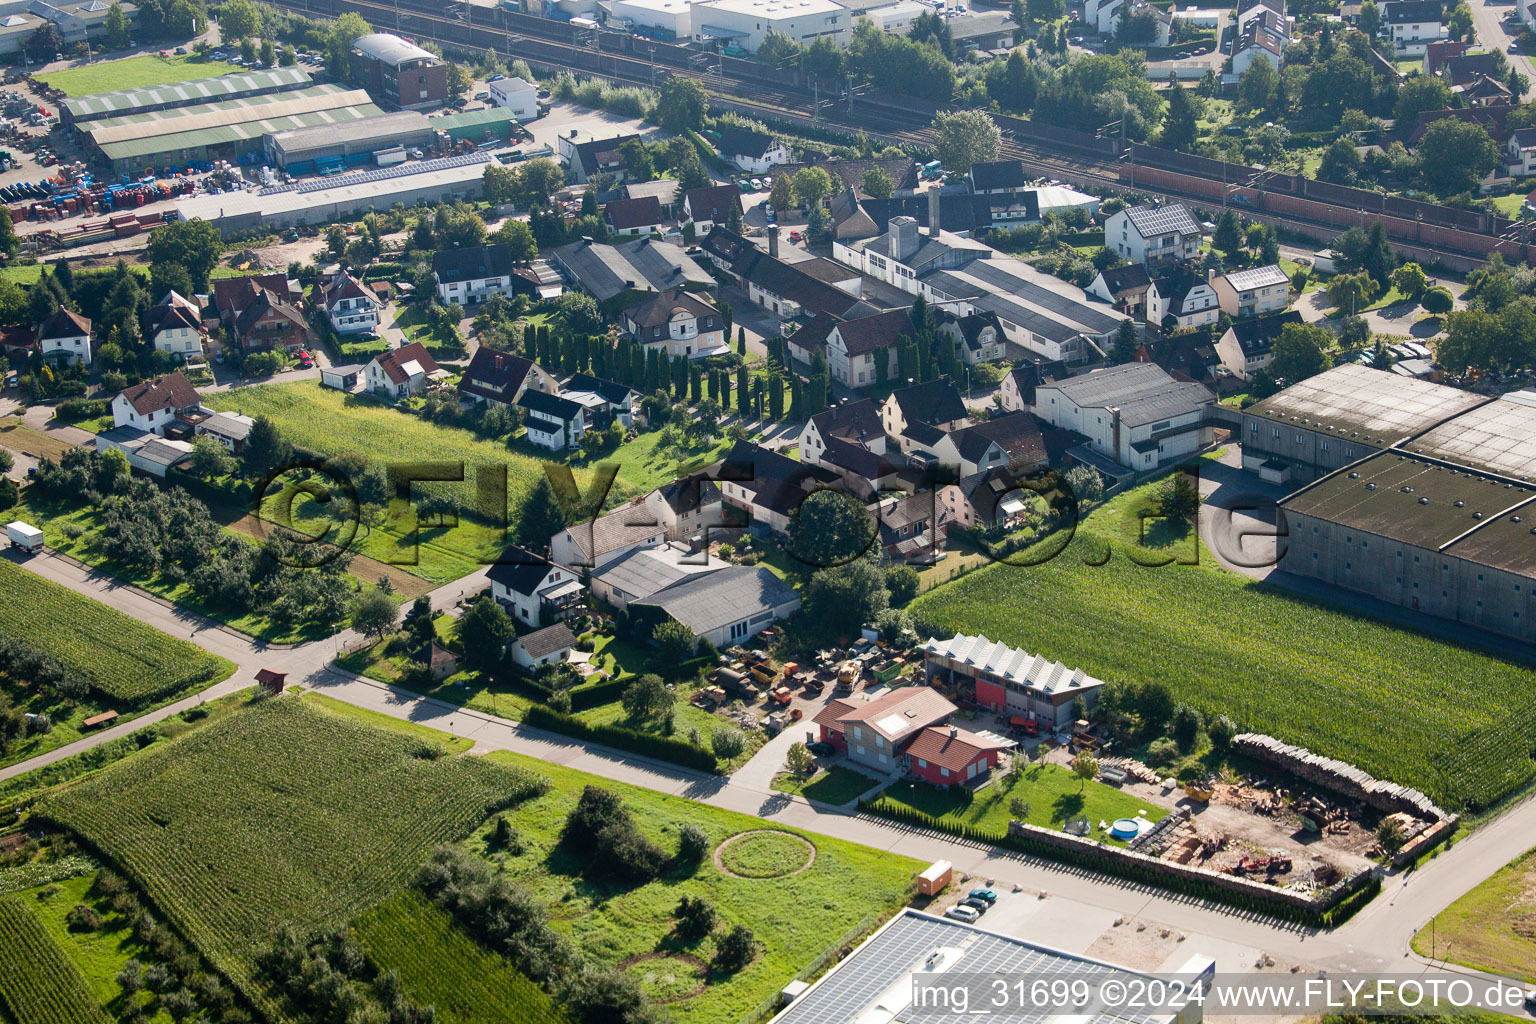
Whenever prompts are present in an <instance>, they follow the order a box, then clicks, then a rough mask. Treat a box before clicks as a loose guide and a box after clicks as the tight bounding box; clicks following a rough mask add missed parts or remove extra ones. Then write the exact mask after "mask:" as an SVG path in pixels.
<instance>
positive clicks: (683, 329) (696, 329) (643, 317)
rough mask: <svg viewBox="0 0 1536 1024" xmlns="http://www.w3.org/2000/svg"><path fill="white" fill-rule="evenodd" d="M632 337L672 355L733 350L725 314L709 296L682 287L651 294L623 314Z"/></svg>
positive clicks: (697, 356) (701, 356)
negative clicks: (727, 335)
mask: <svg viewBox="0 0 1536 1024" xmlns="http://www.w3.org/2000/svg"><path fill="white" fill-rule="evenodd" d="M619 322H620V323H622V324H623V325H624V330H625V332H626V333H628V334H629V336H630V337H632V338H634V339H635V340H636V341H638V342H640V344H642V345H644V346H646V347H647V348H659V349H661V350H662V351H663V352H665V353H667V354H668V355H671V356H687V357H689V358H690V359H704V358H706V357H708V356H714V355H724V354H726V353H727V352H729V351H730V345H729V342H730V339H729V338H727V337H726V336H725V317H724V316H723V315H722V314H721V313H720V311H719V310H718V309H716V308H715V306H714V304H713V303H711V302H709V301H708V299H707V297H705V296H701V295H696V294H694V293H693V292H689V291H685V290H684V289H682V288H668V289H667V290H665V291H661V292H657V293H655V294H653V295H647V296H646V297H645V298H643V299H641V300H640V301H639V302H637V303H635V304H634V305H632V306H629V307H627V308H625V309H624V311H623V312H622V313H620V314H619Z"/></svg>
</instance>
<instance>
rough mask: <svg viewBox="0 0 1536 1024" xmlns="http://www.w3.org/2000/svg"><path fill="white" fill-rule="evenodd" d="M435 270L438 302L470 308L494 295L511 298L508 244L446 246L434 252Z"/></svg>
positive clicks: (511, 272)
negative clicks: (457, 247) (462, 246)
mask: <svg viewBox="0 0 1536 1024" xmlns="http://www.w3.org/2000/svg"><path fill="white" fill-rule="evenodd" d="M432 273H433V275H434V276H435V277H436V278H437V298H438V301H439V302H441V303H443V304H444V305H447V304H449V303H455V302H456V303H458V304H459V305H460V306H463V307H469V306H473V305H475V304H476V303H479V302H484V301H485V300H486V299H488V298H490V297H491V296H492V295H500V296H502V297H503V298H508V299H510V298H511V297H512V295H513V289H512V275H513V263H512V248H511V246H507V245H476V246H471V247H469V248H467V249H445V250H443V251H442V252H437V253H433V254H432Z"/></svg>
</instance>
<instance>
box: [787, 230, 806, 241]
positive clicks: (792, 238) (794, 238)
mask: <svg viewBox="0 0 1536 1024" xmlns="http://www.w3.org/2000/svg"><path fill="white" fill-rule="evenodd" d="M804 237H805V235H803V234H801V233H800V232H798V231H791V232H790V233H789V240H790V241H791V242H798V241H800V239H802V238H804Z"/></svg>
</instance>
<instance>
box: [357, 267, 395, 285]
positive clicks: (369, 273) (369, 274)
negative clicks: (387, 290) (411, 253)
mask: <svg viewBox="0 0 1536 1024" xmlns="http://www.w3.org/2000/svg"><path fill="white" fill-rule="evenodd" d="M402 269H404V268H403V267H402V266H401V264H399V263H375V264H373V265H372V266H370V267H369V268H368V269H367V270H366V271H364V272H363V283H364V284H372V283H373V282H375V281H392V280H394V279H395V278H397V277H399V276H400V272H401V270H402Z"/></svg>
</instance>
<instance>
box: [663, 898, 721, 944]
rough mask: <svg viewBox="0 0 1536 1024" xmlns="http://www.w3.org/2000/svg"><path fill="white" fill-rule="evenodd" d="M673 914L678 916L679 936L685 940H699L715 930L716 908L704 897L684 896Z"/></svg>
mask: <svg viewBox="0 0 1536 1024" xmlns="http://www.w3.org/2000/svg"><path fill="white" fill-rule="evenodd" d="M672 916H673V917H675V918H677V934H678V937H679V938H681V939H683V940H684V941H685V942H697V941H698V940H700V939H702V938H703V937H704V936H706V935H708V934H709V933H710V932H712V931H714V930H715V918H716V915H715V908H714V907H712V906H710V904H709V901H707V900H704V899H700V898H697V897H693V896H684V897H683V898H682V899H681V900H679V901H678V904H677V909H676V910H674V911H672Z"/></svg>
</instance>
